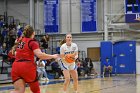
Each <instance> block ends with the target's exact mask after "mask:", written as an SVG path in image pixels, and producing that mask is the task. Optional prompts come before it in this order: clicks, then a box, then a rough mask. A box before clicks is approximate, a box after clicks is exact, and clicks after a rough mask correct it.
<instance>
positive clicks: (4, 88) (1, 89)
mask: <svg viewBox="0 0 140 93" xmlns="http://www.w3.org/2000/svg"><path fill="white" fill-rule="evenodd" d="M94 78H97V77H94ZM94 78H91V77H87V78H79V81H81V80H88V79H94ZM63 82H64V80H54V81H51V80H50V81H48V82H47V81H44V82H43V83H40V86H43V85H50V84H57V83H63ZM26 87H29V86H28V85H26ZM11 89H14V86H4V87H0V91H4V90H11Z"/></svg>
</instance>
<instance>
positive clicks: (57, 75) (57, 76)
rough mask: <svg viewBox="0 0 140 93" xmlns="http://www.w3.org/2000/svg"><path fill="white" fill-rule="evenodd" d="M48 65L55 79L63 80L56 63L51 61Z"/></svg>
mask: <svg viewBox="0 0 140 93" xmlns="http://www.w3.org/2000/svg"><path fill="white" fill-rule="evenodd" d="M50 65H51V66H52V70H53V71H55V78H63V77H62V76H63V73H62V70H61V68H60V66H59V64H58V62H56V61H55V59H51V63H50Z"/></svg>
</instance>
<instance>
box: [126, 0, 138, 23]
mask: <svg viewBox="0 0 140 93" xmlns="http://www.w3.org/2000/svg"><path fill="white" fill-rule="evenodd" d="M137 18H140V0H125V22H126V23H137V22H139V21H137V20H135V19H137Z"/></svg>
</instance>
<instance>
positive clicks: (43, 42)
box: [40, 34, 50, 49]
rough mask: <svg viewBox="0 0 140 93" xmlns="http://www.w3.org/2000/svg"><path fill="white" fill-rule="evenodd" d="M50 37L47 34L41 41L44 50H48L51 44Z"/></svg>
mask: <svg viewBox="0 0 140 93" xmlns="http://www.w3.org/2000/svg"><path fill="white" fill-rule="evenodd" d="M49 39H50V38H49V35H48V34H46V35H45V36H43V38H42V39H41V41H40V42H42V45H41V46H42V47H43V48H44V49H48V42H49Z"/></svg>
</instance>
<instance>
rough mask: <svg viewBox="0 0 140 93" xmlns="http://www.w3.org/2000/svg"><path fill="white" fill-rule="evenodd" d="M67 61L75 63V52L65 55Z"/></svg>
mask: <svg viewBox="0 0 140 93" xmlns="http://www.w3.org/2000/svg"><path fill="white" fill-rule="evenodd" d="M65 61H66V62H68V63H73V62H75V58H74V55H73V54H67V55H66V56H65Z"/></svg>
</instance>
